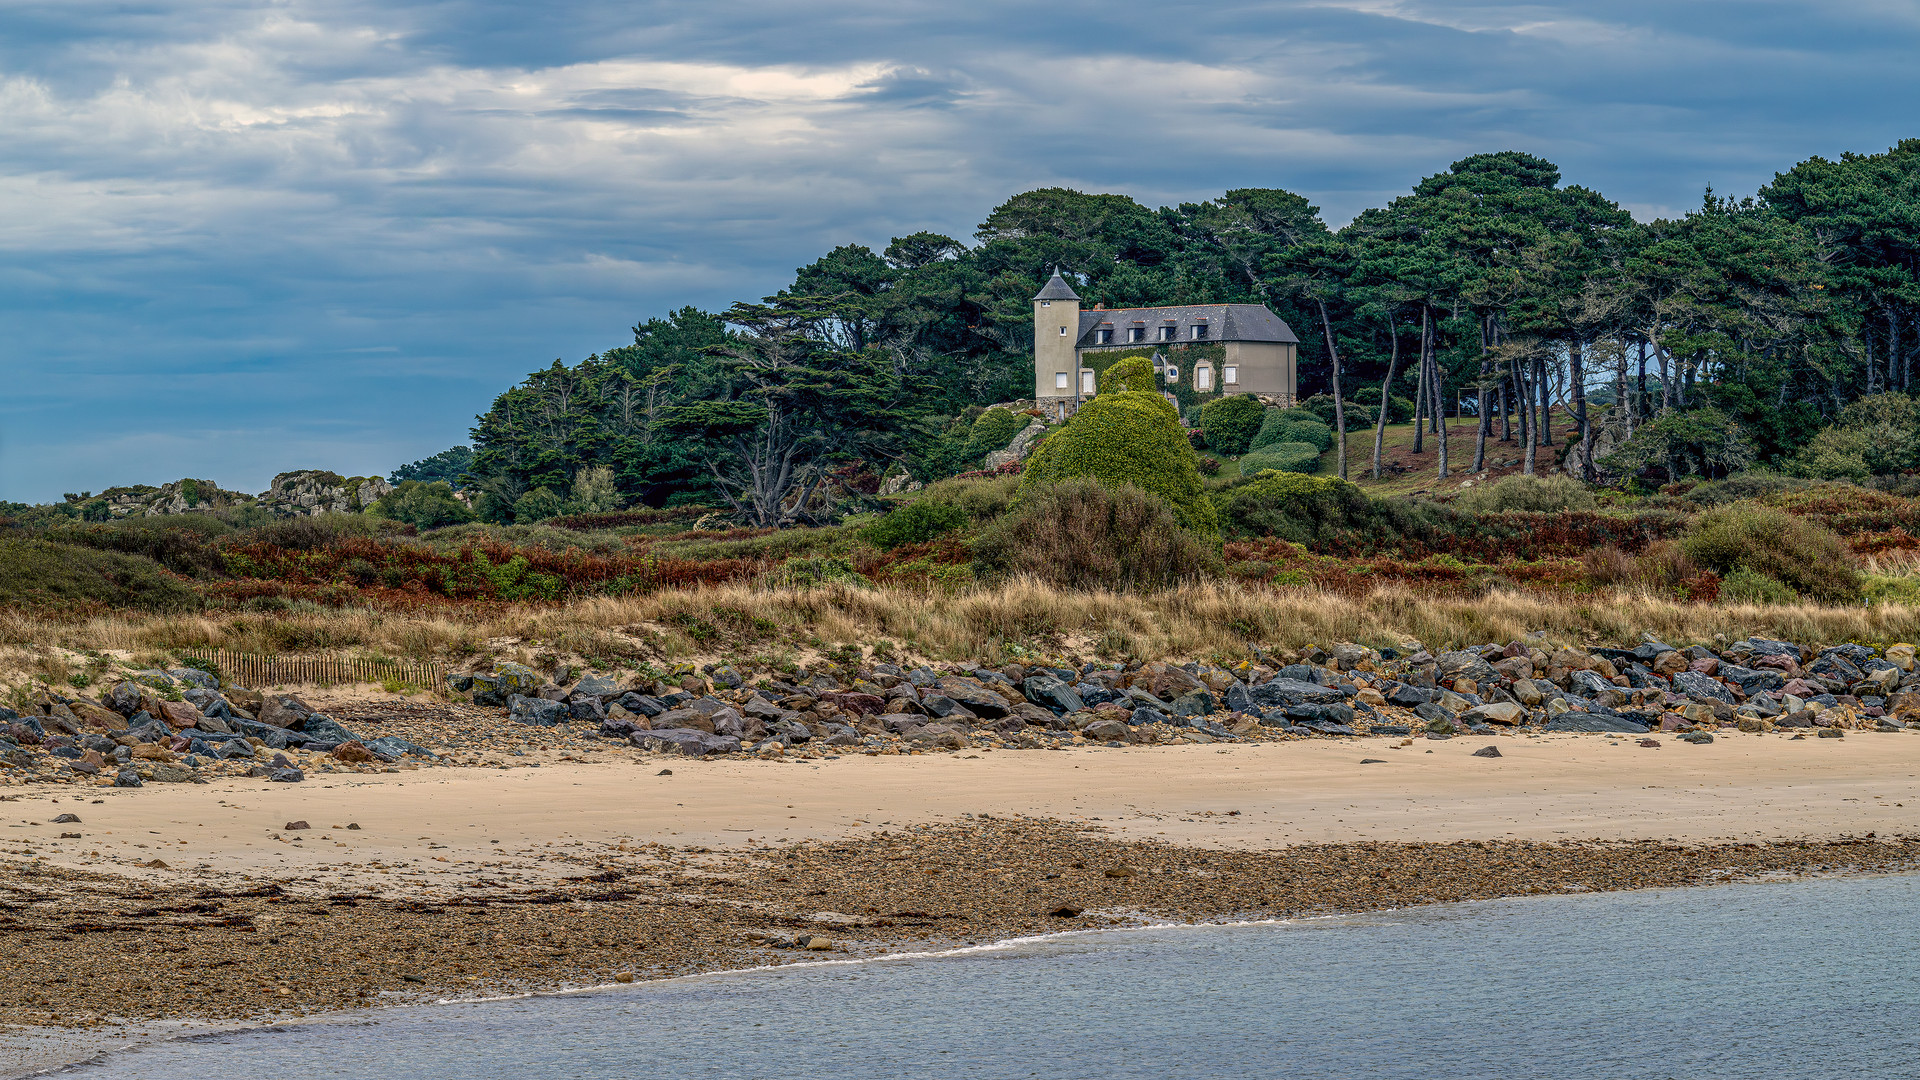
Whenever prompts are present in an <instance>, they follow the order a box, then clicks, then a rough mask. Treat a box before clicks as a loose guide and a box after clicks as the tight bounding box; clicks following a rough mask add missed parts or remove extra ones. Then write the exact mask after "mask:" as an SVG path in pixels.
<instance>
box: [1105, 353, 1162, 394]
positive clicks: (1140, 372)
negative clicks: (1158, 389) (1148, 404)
mask: <svg viewBox="0 0 1920 1080" xmlns="http://www.w3.org/2000/svg"><path fill="white" fill-rule="evenodd" d="M1153 378H1154V376H1153V362H1152V361H1150V360H1148V359H1147V358H1146V357H1144V356H1129V357H1127V358H1126V359H1125V360H1122V361H1120V362H1119V363H1117V364H1114V365H1113V366H1112V367H1110V368H1108V369H1107V370H1106V371H1104V372H1102V373H1101V374H1100V389H1101V391H1102V392H1105V393H1111V392H1112V391H1115V390H1149V391H1150V390H1152V389H1153Z"/></svg>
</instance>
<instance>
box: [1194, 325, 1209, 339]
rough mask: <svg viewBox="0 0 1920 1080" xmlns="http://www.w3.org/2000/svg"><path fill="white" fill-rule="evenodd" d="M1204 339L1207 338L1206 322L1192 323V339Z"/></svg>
mask: <svg viewBox="0 0 1920 1080" xmlns="http://www.w3.org/2000/svg"><path fill="white" fill-rule="evenodd" d="M1206 339H1207V324H1206V323H1203V322H1197V323H1194V324H1193V340H1195V341H1205V340H1206Z"/></svg>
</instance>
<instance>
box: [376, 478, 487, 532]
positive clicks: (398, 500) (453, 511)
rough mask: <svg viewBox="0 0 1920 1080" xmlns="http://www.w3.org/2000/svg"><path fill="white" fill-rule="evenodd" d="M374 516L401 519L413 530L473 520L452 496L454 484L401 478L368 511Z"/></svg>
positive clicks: (468, 511)
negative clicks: (396, 485) (398, 483)
mask: <svg viewBox="0 0 1920 1080" xmlns="http://www.w3.org/2000/svg"><path fill="white" fill-rule="evenodd" d="M368 512H369V513H371V514H373V515H374V516H375V517H384V518H390V519H392V520H394V521H404V522H406V523H407V524H409V525H412V526H413V527H414V528H416V529H437V528H440V527H441V526H444V525H460V524H463V523H465V522H469V521H472V520H473V511H471V510H469V509H467V504H466V503H464V502H461V501H460V500H459V499H457V498H455V497H454V494H453V485H451V484H449V483H447V482H446V481H445V480H434V481H431V482H423V481H420V480H402V481H400V486H399V487H396V488H394V489H393V490H392V491H389V492H387V493H386V494H385V495H382V496H380V498H379V499H378V500H377V501H376V502H375V503H374V504H373V507H372V508H371V509H370V510H369V511H368Z"/></svg>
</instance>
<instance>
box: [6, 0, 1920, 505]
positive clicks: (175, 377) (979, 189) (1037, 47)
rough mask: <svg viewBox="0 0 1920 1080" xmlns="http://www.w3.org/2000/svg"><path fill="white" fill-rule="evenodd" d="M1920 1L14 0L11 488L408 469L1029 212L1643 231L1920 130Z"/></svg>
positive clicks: (245, 483)
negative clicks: (1262, 210) (834, 281)
mask: <svg viewBox="0 0 1920 1080" xmlns="http://www.w3.org/2000/svg"><path fill="white" fill-rule="evenodd" d="M1917 53H1920V8H1916V6H1915V5H1914V4H1912V3H1911V2H1906V0H1884V2H1867V0H1855V2H1848V0H1826V2H1823V3H1820V4H1811V3H1805V2H1800V3H1766V2H1752V0H1741V2H1736V0H1724V2H1715V0H1701V2H1693V3H1674V2H1671V0H1668V2H1664V3H1653V2H1619V0H1590V2H1587V3H1579V4H1576V3H1480V4H1472V3H1469V4H1443V3H1432V2H1425V0H1404V2H1396V0H1330V2H1320V3H1292V2H1284V0H1283V2H1269V3H1261V4H1246V5H1235V4H1232V3H1209V4H1204V5H1202V4H1194V5H1182V4H1165V3H1161V4H1146V3H1128V2H1123V0H1108V2H1103V3H1099V4H1081V3H1071V2H1056V3H1050V4H1040V5H1036V4H1031V3H1002V2H998V0H972V2H969V3H966V4H956V3H953V2H952V0H941V2H923V0H890V2H887V3H884V4H883V3H873V2H847V0H811V2H809V3H806V4H779V5H775V4H766V3H754V2H747V0H709V2H706V3H700V4H690V3H676V4H666V3H651V2H617V3H616V2H610V0H594V2H589V0H542V2H541V3H535V4H530V3H526V2H525V0H512V2H506V0H423V2H401V0H388V2H384V3H370V2H364V0H330V2H325V3H321V2H309V0H271V2H269V0H111V2H109V0H47V2H38V0H0V327H3V330H0V499H14V500H23V501H44V500H49V499H57V498H59V496H60V494H61V493H62V492H67V491H80V490H93V491H98V490H100V489H102V488H105V487H108V486H111V485H114V484H125V483H161V482H165V481H168V480H174V479H178V478H180V477H181V476H195V477H200V478H205V479H210V480H214V481H216V482H218V483H220V484H222V485H223V486H226V487H230V488H238V489H241V490H246V491H259V490H262V489H263V488H264V487H265V486H266V483H267V481H268V480H269V478H271V476H272V475H273V474H274V473H276V472H280V471H283V470H287V469H293V468H306V467H323V468H330V469H334V470H336V471H339V472H343V473H385V472H388V471H390V470H391V469H392V468H393V467H394V466H395V465H398V464H401V463H403V462H406V461H409V460H412V459H415V458H418V457H422V456H425V455H427V454H430V453H433V452H435V451H437V450H440V449H443V448H444V447H447V446H450V445H453V444H455V443H458V442H463V441H465V438H466V430H467V428H468V426H469V425H470V424H471V422H472V417H473V416H474V414H475V413H477V412H480V411H482V410H484V409H485V408H486V406H487V404H488V402H489V401H490V400H491V399H492V397H493V396H494V395H495V394H497V393H498V392H499V391H501V390H502V389H504V388H506V387H507V386H509V385H511V384H512V383H513V382H514V381H516V380H517V379H519V378H520V377H521V376H522V375H524V374H525V373H526V372H527V371H529V370H531V369H532V368H534V367H536V366H541V365H544V364H545V363H547V362H550V361H551V360H553V359H554V358H556V357H560V358H564V359H566V360H568V361H570V362H571V361H574V360H577V359H579V358H580V357H582V356H585V355H586V354H588V353H590V352H593V351H596V350H598V349H602V348H606V347H609V346H613V345H618V344H622V343H623V342H625V341H627V340H629V339H630V332H629V329H628V328H629V327H631V326H632V325H633V324H634V323H635V322H637V321H640V320H643V319H645V318H647V317H648V316H651V315H655V314H659V313H662V312H665V311H667V310H670V309H672V308H675V307H679V306H681V305H683V304H688V303H692V304H697V305H701V306H705V307H709V308H718V307H721V306H724V305H725V304H726V303H727V302H729V301H731V300H733V299H739V298H753V297H758V296H760V295H763V294H765V293H768V292H771V291H773V290H775V289H777V288H779V287H781V286H782V285H784V284H786V283H787V281H788V280H789V277H790V275H791V273H792V270H793V268H794V267H796V266H799V265H801V264H803V263H806V262H809V261H811V260H812V259H813V258H815V257H816V256H818V255H819V254H821V253H823V252H824V251H826V250H827V249H828V248H830V247H832V246H833V245H836V244H840V243H848V242H857V243H865V244H869V245H871V246H874V247H875V248H878V247H880V246H883V245H884V244H885V243H886V241H887V240H888V238H889V237H892V236H896V235H903V234H906V233H909V232H914V231H917V230H919V229H932V230H935V231H939V232H945V233H948V234H950V235H953V236H957V237H962V238H966V237H970V236H971V234H972V231H973V229H974V227H975V226H976V225H977V224H978V223H979V221H980V220H981V219H982V218H983V217H984V216H985V215H986V213H987V211H988V210H989V209H991V208H992V207H993V206H994V205H996V204H998V203H999V202H1001V201H1002V200H1003V199H1004V198H1006V197H1007V196H1008V195H1010V194H1012V193H1014V192H1017V191H1021V190H1025V189H1028V188H1033V187H1040V186H1046V185H1056V184H1057V185H1066V186H1071V187H1076V188H1080V189H1082V190H1088V191H1117V192H1124V193H1127V194H1130V195H1132V196H1134V197H1136V198H1138V199H1140V200H1141V201H1142V202H1145V203H1147V204H1149V205H1161V204H1165V203H1173V202H1179V201H1183V200H1199V199H1204V198H1208V197H1210V196H1212V195H1215V194H1218V193H1219V192H1221V191H1223V190H1225V189H1228V188H1234V187H1250V186H1258V187H1285V188H1290V189H1293V190H1295V191H1299V192H1301V193H1303V194H1305V195H1307V196H1309V197H1310V198H1312V199H1313V200H1314V201H1315V202H1316V203H1318V204H1319V205H1320V206H1321V207H1322V208H1323V210H1324V212H1325V214H1326V216H1327V218H1328V220H1329V221H1330V222H1333V223H1335V224H1338V223H1340V222H1343V221H1344V220H1346V219H1347V218H1349V217H1350V216H1351V215H1353V214H1354V213H1355V212H1357V211H1358V210H1360V209H1363V208H1365V207H1367V206H1371V205H1378V204H1380V203H1382V202H1384V201H1385V200H1386V199H1389V198H1391V197H1392V196H1393V195H1395V194H1398V193H1400V192H1403V191H1405V190H1406V189H1407V188H1408V187H1409V186H1410V185H1411V184H1412V183H1413V182H1414V181H1415V180H1417V179H1419V178H1420V177H1421V176H1424V175H1427V174H1430V173H1433V172H1437V171H1440V170H1442V169H1444V168H1445V167H1446V165H1447V163H1448V162H1450V161H1452V160H1454V159H1456V158H1459V157H1461V156H1464V155H1466V154H1469V153H1475V152H1481V151H1492V150H1502V149H1520V150H1527V151H1530V152H1533V153H1537V154H1541V155H1544V156H1546V157H1548V158H1550V159H1552V160H1553V161H1555V162H1557V163H1558V164H1559V165H1560V166H1561V168H1562V170H1563V172H1564V173H1565V174H1566V177H1567V180H1568V181H1569V182H1574V183H1581V184H1585V185H1588V186H1591V187H1596V188H1598V189H1600V190H1601V191H1603V192H1605V193H1606V194H1608V195H1609V196H1611V197H1613V198H1614V199H1616V200H1618V201H1620V202H1621V203H1622V204H1623V205H1625V206H1627V207H1628V208H1629V209H1631V210H1633V211H1634V212H1635V213H1636V214H1638V215H1639V216H1641V217H1651V216H1657V215H1661V214H1670V213H1679V212H1684V211H1685V210H1686V209H1688V208H1690V207H1692V206H1693V205H1695V204H1696V203H1697V202H1698V200H1699V197H1700V192H1701V190H1702V188H1703V187H1704V186H1705V185H1707V184H1709V183H1711V184H1713V185H1714V186H1715V188H1717V189H1718V190H1720V191H1722V192H1727V193H1746V192H1751V191H1752V190H1754V189H1755V188H1756V187H1758V186H1760V185H1761V184H1764V183H1765V182H1766V181H1767V180H1768V179H1770V178H1771V177H1772V175H1773V173H1774V172H1775V171H1776V170H1779V169H1783V168H1785V167H1787V166H1788V165H1790V164H1792V163H1793V162H1795V161H1797V160H1800V159H1802V158H1805V157H1808V156H1811V155H1814V154H1821V155H1826V156H1834V155H1837V154H1839V153H1840V152H1842V151H1846V150H1857V151H1863V152H1872V151H1879V150H1884V149H1885V148H1886V147H1888V146H1890V145H1891V144H1893V143H1894V142H1896V141H1897V140H1899V139H1900V138H1902V137H1905V136H1910V135H1920V123H1916V122H1915V121H1912V120H1909V119H1908V118H1907V116H1906V115H1905V114H1907V113H1910V111H1911V105H1912V103H1913V102H1914V101H1915V100H1920V94H1917V93H1916V90H1917V89H1920V86H1916V84H1917V83H1920V67H1917V66H1916V65H1914V64H1913V63H1912V57H1913V56H1914V55H1916V54H1917Z"/></svg>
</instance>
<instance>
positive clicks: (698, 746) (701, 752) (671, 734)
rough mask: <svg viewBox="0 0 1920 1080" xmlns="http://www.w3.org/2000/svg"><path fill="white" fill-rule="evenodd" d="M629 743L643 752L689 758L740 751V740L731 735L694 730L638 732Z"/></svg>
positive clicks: (673, 729)
mask: <svg viewBox="0 0 1920 1080" xmlns="http://www.w3.org/2000/svg"><path fill="white" fill-rule="evenodd" d="M629 741H631V742H632V743H633V745H635V746H637V747H639V748H641V749H642V750H651V751H654V752H655V753H662V754H684V755H686V756H688V757H705V756H706V755H708V754H731V753H734V752H735V751H737V750H739V749H740V740H739V739H736V738H734V737H732V736H731V735H714V734H712V733H710V732H705V731H695V730H693V729H692V728H665V729H659V730H653V731H636V732H634V733H633V734H632V735H631V736H629Z"/></svg>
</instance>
